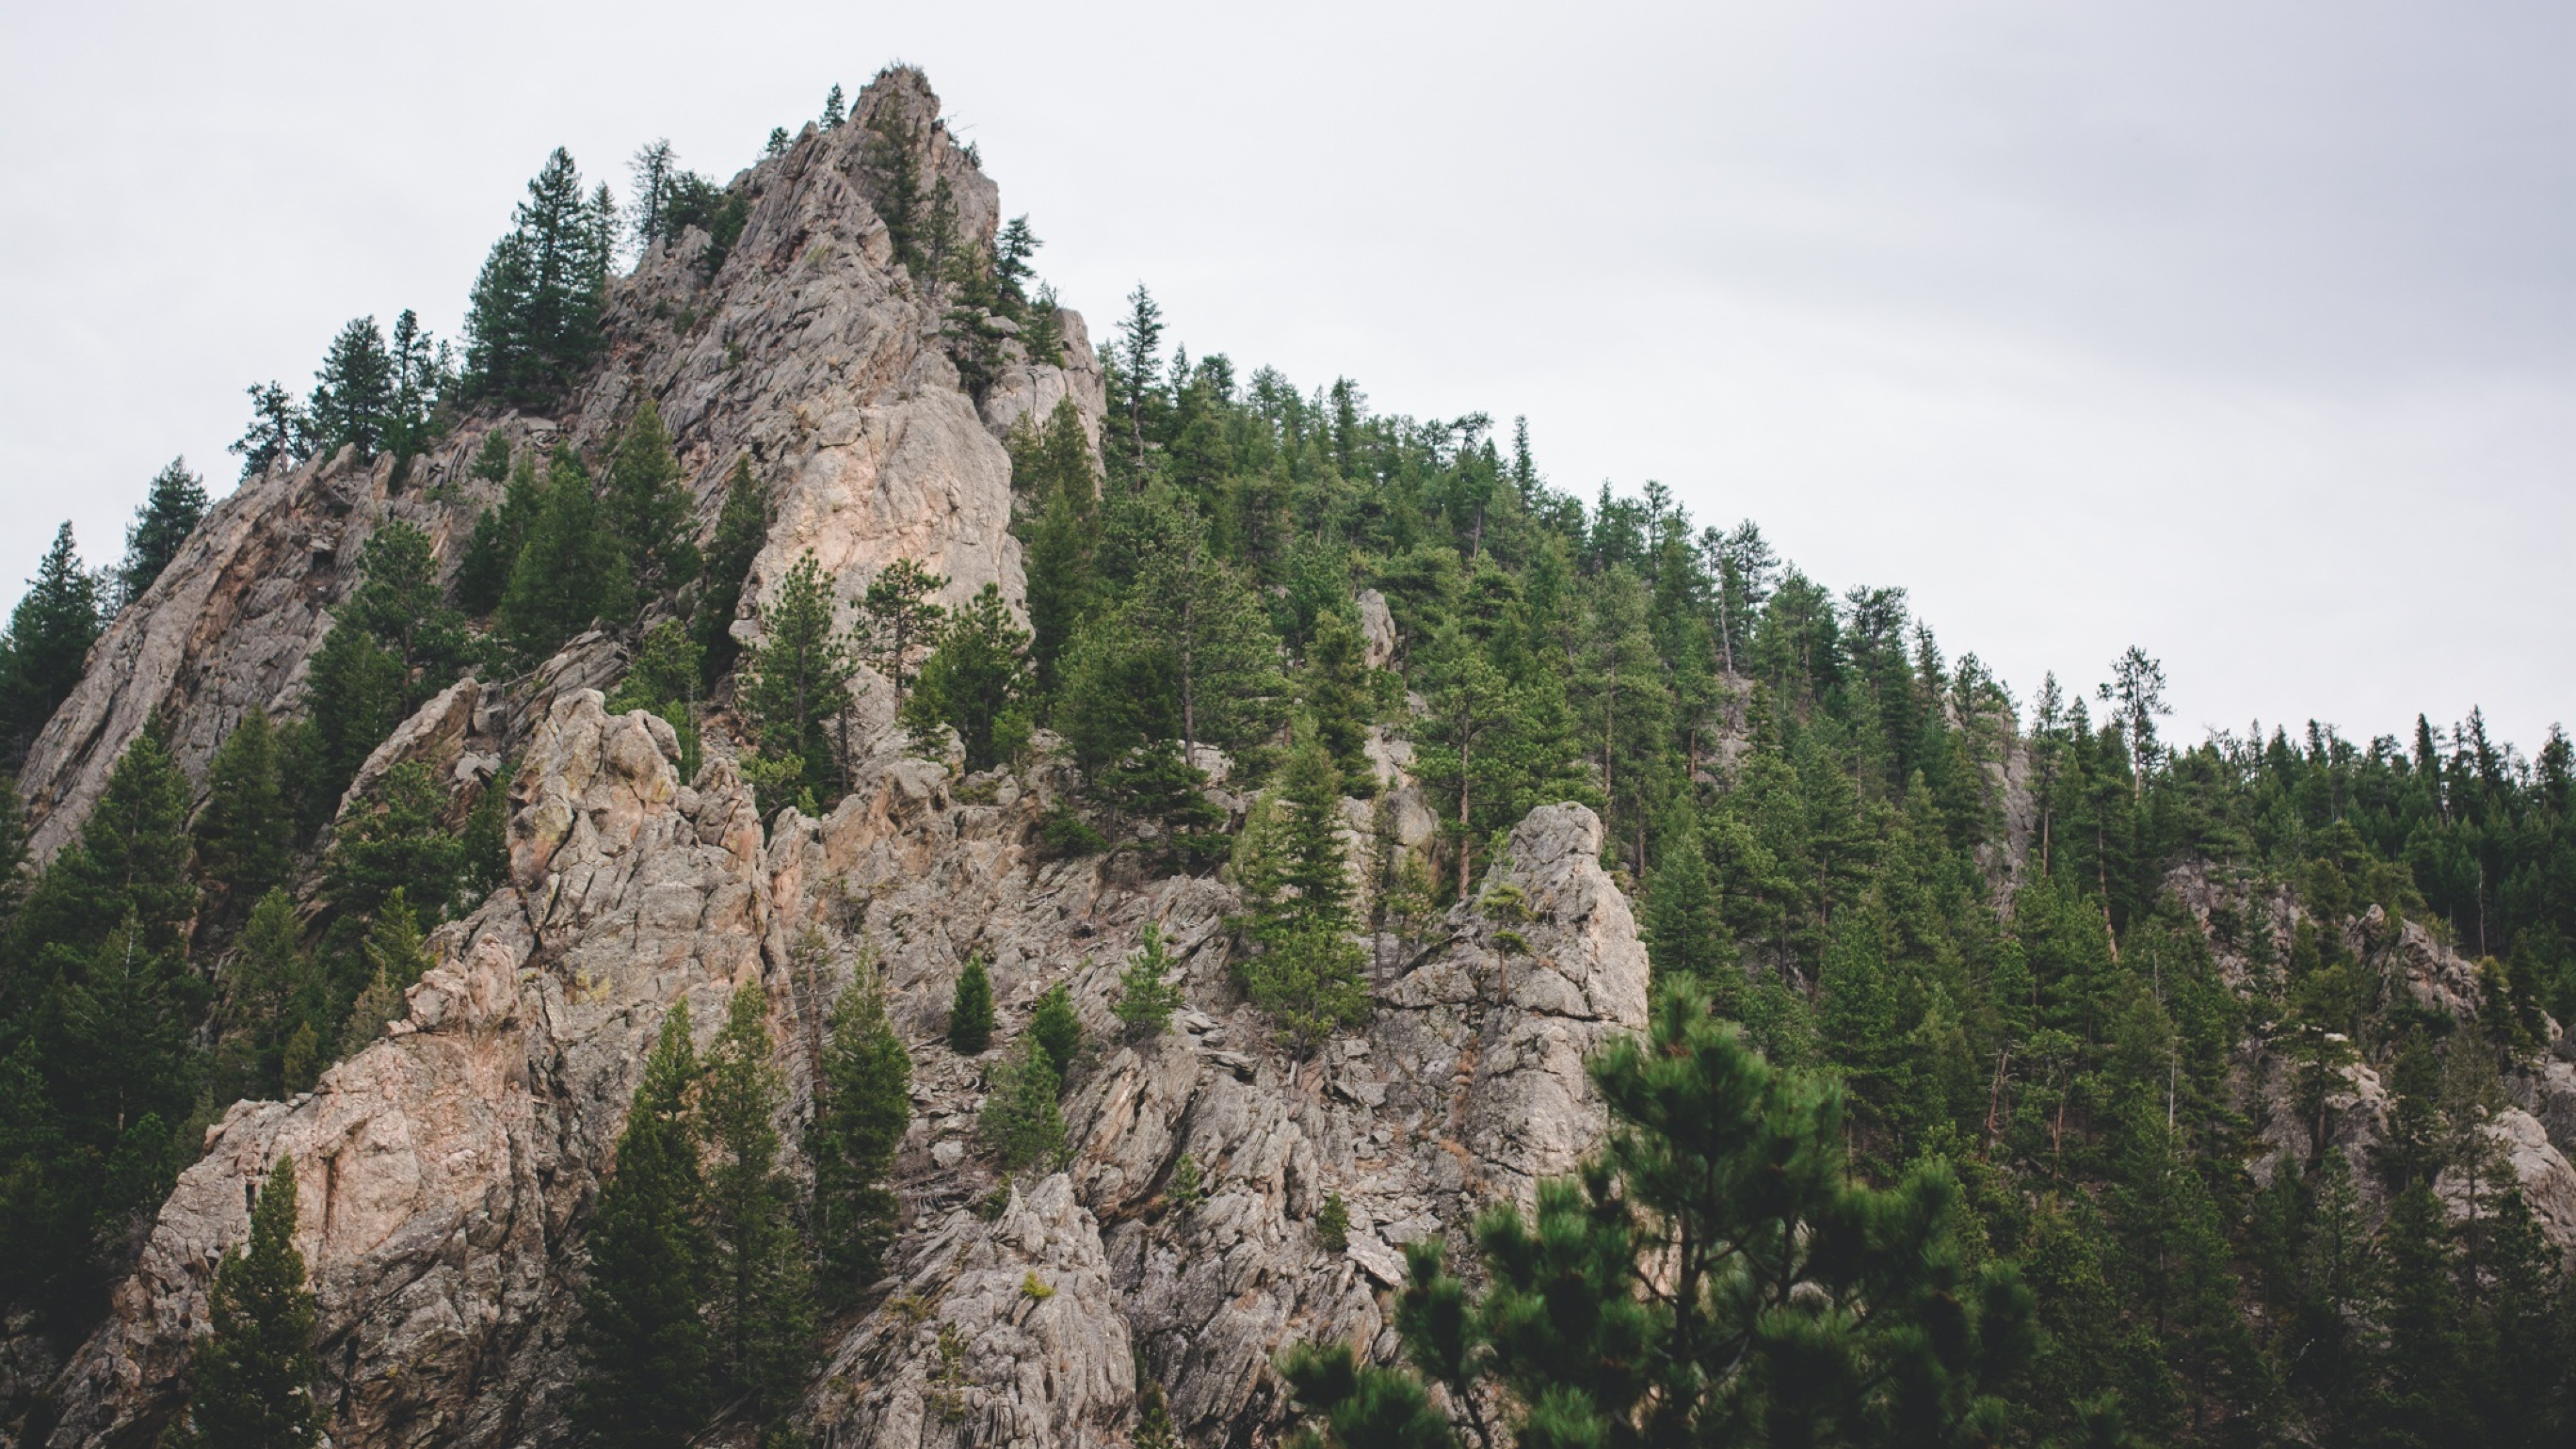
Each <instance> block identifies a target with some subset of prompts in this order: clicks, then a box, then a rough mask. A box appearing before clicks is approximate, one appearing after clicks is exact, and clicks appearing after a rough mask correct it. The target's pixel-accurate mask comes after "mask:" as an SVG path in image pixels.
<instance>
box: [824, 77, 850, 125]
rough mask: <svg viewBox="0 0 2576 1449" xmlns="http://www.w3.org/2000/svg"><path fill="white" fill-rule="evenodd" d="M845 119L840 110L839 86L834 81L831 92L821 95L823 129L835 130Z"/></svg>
mask: <svg viewBox="0 0 2576 1449" xmlns="http://www.w3.org/2000/svg"><path fill="white" fill-rule="evenodd" d="M844 119H845V117H844V116H843V114H842V111H841V87H840V85H839V84H838V83H837V82H835V83H834V84H833V86H832V91H831V94H829V95H827V96H825V97H823V129H824V130H826V131H837V130H839V129H841V123H842V121H843V120H844Z"/></svg>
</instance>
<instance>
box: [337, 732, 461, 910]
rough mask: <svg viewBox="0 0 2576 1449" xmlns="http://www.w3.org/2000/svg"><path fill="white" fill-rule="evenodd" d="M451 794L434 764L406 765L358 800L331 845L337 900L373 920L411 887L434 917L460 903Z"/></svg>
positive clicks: (458, 843)
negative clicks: (449, 808) (449, 813)
mask: <svg viewBox="0 0 2576 1449" xmlns="http://www.w3.org/2000/svg"><path fill="white" fill-rule="evenodd" d="M447 806H448V799H447V791H446V789H445V787H443V786H441V785H440V784H439V783H438V777H437V776H435V775H432V774H431V773H430V772H429V766H428V765H427V764H425V763H423V762H421V761H419V760H405V761H404V762H402V763H401V764H399V765H396V766H394V767H393V768H392V769H390V770H387V771H385V773H384V775H383V776H382V777H381V778H380V779H378V780H377V781H376V782H375V784H374V786H373V787H371V788H370V789H369V790H368V792H367V794H366V797H365V798H364V799H362V800H358V801H355V802H352V808H351V810H350V813H349V814H348V816H347V817H346V818H344V819H343V820H341V822H340V823H339V825H338V827H337V829H336V830H335V832H334V834H333V836H332V840H331V855H330V859H329V860H328V861H327V862H326V863H325V866H324V872H325V882H326V886H327V888H328V890H329V893H330V896H331V903H332V904H333V905H335V906H337V907H338V908H340V909H341V910H343V911H345V912H348V913H350V914H352V915H358V916H373V915H374V914H375V913H376V912H377V911H378V910H380V909H381V908H383V907H384V906H385V905H386V904H387V903H388V902H389V901H391V900H392V898H393V897H394V896H395V895H396V894H398V893H402V892H404V891H406V890H408V891H409V892H411V895H410V897H409V898H410V899H411V900H412V901H413V902H414V903H415V904H416V905H417V906H418V908H419V909H421V910H423V911H426V912H428V913H429V915H430V917H431V918H432V919H433V920H434V919H436V918H437V917H438V916H439V915H440V914H441V913H442V912H444V911H446V909H447V908H448V907H449V906H450V905H451V904H453V903H454V902H455V900H456V898H457V896H458V893H459V890H460V887H461V885H462V883H463V878H464V870H465V850H464V842H463V841H462V840H460V839H459V838H458V837H457V834H456V832H455V831H454V830H452V829H450V828H449V827H448V824H447Z"/></svg>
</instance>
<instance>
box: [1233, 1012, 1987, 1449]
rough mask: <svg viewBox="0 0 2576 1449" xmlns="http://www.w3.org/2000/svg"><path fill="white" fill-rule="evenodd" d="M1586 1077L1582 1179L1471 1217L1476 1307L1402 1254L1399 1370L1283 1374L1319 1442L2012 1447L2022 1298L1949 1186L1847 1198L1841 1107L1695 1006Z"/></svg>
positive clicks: (1313, 1363)
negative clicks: (1434, 1390)
mask: <svg viewBox="0 0 2576 1449" xmlns="http://www.w3.org/2000/svg"><path fill="white" fill-rule="evenodd" d="M1592 1076H1593V1080H1594V1082H1595V1083H1596V1084H1598V1086H1599V1087H1600V1089H1601V1092H1602V1095H1603V1097H1604V1098H1605V1099H1606V1100H1607V1102H1608V1104H1609V1107H1610V1112H1611V1117H1612V1120H1613V1123H1614V1128H1613V1132H1612V1135H1611V1137H1610V1140H1609V1142H1608V1144H1607V1145H1606V1146H1605V1148H1604V1149H1603V1151H1602V1153H1601V1154H1600V1155H1599V1156H1598V1157H1597V1158H1595V1159H1594V1160H1593V1161H1592V1162H1591V1163H1590V1164H1588V1165H1587V1166H1586V1167H1585V1168H1584V1170H1583V1172H1582V1173H1581V1175H1580V1176H1578V1177H1574V1178H1561V1179H1556V1180H1553V1181H1549V1182H1546V1183H1542V1184H1541V1185H1540V1188H1539V1193H1538V1212H1537V1216H1536V1218H1535V1220H1528V1219H1524V1218H1523V1217H1522V1216H1521V1214H1520V1212H1519V1211H1518V1210H1517V1209H1515V1208H1513V1207H1511V1206H1508V1205H1506V1206H1503V1207H1499V1208H1496V1209H1493V1210H1491V1211H1489V1212H1488V1213H1486V1214H1485V1215H1484V1216H1483V1217H1482V1218H1481V1219H1479V1220H1478V1222H1477V1225H1476V1236H1477V1243H1478V1246H1479V1248H1480V1250H1481V1253H1482V1256H1483V1259H1484V1263H1485V1269H1486V1272H1487V1274H1488V1275H1489V1279H1490V1282H1489V1286H1488V1287H1487V1288H1486V1289H1485V1290H1484V1292H1483V1293H1482V1294H1480V1295H1470V1294H1469V1292H1468V1291H1467V1288H1466V1286H1465V1285H1464V1284H1463V1283H1461V1282H1460V1281H1459V1280H1458V1279H1457V1278H1456V1277H1454V1276H1452V1275H1450V1274H1449V1273H1448V1272H1447V1271H1446V1269H1444V1268H1443V1266H1442V1264H1441V1253H1440V1248H1439V1244H1438V1243H1437V1241H1436V1240H1425V1241H1421V1242H1417V1243H1414V1244H1412V1245H1410V1246H1409V1247H1408V1248H1407V1250H1406V1257H1407V1259H1408V1263H1409V1266H1410V1269H1411V1275H1412V1281H1411V1283H1410V1284H1409V1285H1408V1287H1407V1288H1406V1289H1405V1292H1404V1295H1403V1298H1402V1301H1401V1303H1400V1304H1399V1305H1398V1308H1397V1311H1396V1327H1397V1332H1398V1335H1399V1337H1400V1339H1401V1341H1402V1343H1403V1346H1404V1353H1405V1359H1406V1361H1407V1364H1408V1365H1409V1367H1408V1368H1405V1369H1383V1368H1376V1367H1370V1366H1365V1365H1363V1364H1361V1363H1360V1362H1359V1361H1358V1360H1357V1359H1355V1358H1354V1357H1353V1355H1352V1353H1351V1350H1350V1349H1349V1348H1348V1347H1346V1346H1342V1345H1316V1344H1308V1345H1306V1346H1303V1347H1301V1348H1299V1349H1297V1350H1295V1351H1293V1352H1292V1353H1290V1354H1289V1355H1288V1357H1287V1358H1286V1359H1285V1360H1283V1362H1282V1365H1281V1367H1282V1372H1283V1373H1285V1374H1286V1376H1287V1378H1288V1380H1289V1382H1290V1384H1291V1385H1293V1386H1294V1388H1295V1390H1296V1393H1297V1397H1298V1403H1299V1406H1300V1407H1301V1409H1303V1410H1304V1411H1305V1412H1307V1413H1308V1414H1310V1415H1312V1416H1313V1417H1314V1419H1315V1420H1316V1421H1317V1422H1318V1424H1319V1425H1320V1426H1321V1427H1322V1428H1323V1429H1324V1431H1325V1432H1326V1434H1327V1436H1328V1438H1329V1440H1330V1441H1331V1442H1333V1443H1337V1444H1342V1445H1351V1446H1359V1445H1374V1444H1395V1443H1403V1444H1411V1445H1423V1446H1430V1445H1442V1444H1454V1443H1456V1442H1458V1434H1457V1430H1458V1429H1459V1428H1465V1429H1468V1430H1469V1431H1471V1432H1472V1433H1473V1434H1474V1436H1475V1437H1476V1439H1477V1441H1478V1442H1480V1443H1482V1442H1488V1441H1489V1439H1490V1437H1491V1436H1492V1435H1493V1434H1494V1432H1495V1428H1496V1427H1497V1426H1491V1425H1488V1424H1487V1422H1486V1421H1485V1419H1484V1417H1483V1415H1484V1409H1483V1407H1482V1405H1484V1404H1485V1403H1488V1402H1491V1403H1494V1404H1496V1405H1497V1406H1498V1407H1499V1408H1500V1409H1501V1412H1502V1415H1503V1420H1504V1422H1503V1424H1502V1425H1501V1426H1499V1427H1500V1428H1501V1429H1503V1430H1505V1431H1507V1432H1508V1433H1509V1435H1510V1437H1511V1440H1512V1441H1513V1442H1516V1443H1520V1444H1660V1443H1721V1444H1839V1445H1891V1446H1892V1445H1899V1444H1905V1445H1913V1444H1923V1445H1941V1444H1971V1443H1985V1442H1992V1441H1993V1440H1995V1439H1996V1438H1997V1437H1999V1436H2000V1435H2001V1434H2002V1433H2003V1431H2004V1429H2005V1426H2006V1423H2007V1407H2006V1402H2005V1400H2004V1399H2003V1398H2002V1397H2001V1393H2002V1391H2003V1390H2004V1389H2005V1388H2006V1387H2008V1386H2009V1385H2010V1384H2011V1382H2012V1381H2013V1377H2014V1375H2015V1374H2016V1373H2017V1372H2018V1371H2019V1369H2020V1367H2021V1366H2022V1364H2023V1363H2024V1361H2025V1360H2026V1359H2027V1357H2028V1355H2029V1353H2030V1350H2031V1347H2032V1341H2033V1327H2032V1320H2031V1300H2030V1294H2029V1291H2028V1290H2027V1289H2025V1288H2024V1287H2023V1286H2022V1283H2021V1280H2020V1277H2019V1275H2018V1274H2017V1273H2016V1272H2015V1271H2014V1270H2013V1269H2011V1268H2010V1267H2008V1266H2005V1265H2001V1264H1996V1263H1986V1264H1983V1265H1979V1264H1977V1263H1976V1262H1974V1260H1973V1259H1972V1258H1971V1257H1970V1255H1969V1254H1968V1253H1967V1252H1966V1251H1965V1249H1964V1247H1963V1245H1962V1244H1961V1243H1960V1241H1959V1240H1958V1237H1957V1233H1956V1229H1955V1226H1954V1224H1955V1221H1956V1219H1955V1215H1954V1213H1953V1204H1954V1203H1956V1201H1957V1199H1958V1192H1959V1189H1958V1186H1957V1183H1956V1181H1955V1179H1954V1178H1953V1177H1952V1175H1951V1173H1950V1170H1949V1169H1948V1168H1947V1167H1946V1166H1941V1165H1932V1166H1925V1167H1919V1168H1917V1169H1915V1170H1914V1171H1912V1172H1910V1173H1908V1174H1907V1175H1906V1176H1905V1177H1904V1178H1903V1179H1902V1180H1901V1181H1900V1182H1898V1183H1897V1184H1896V1185H1895V1186H1893V1187H1888V1188H1873V1187H1869V1186H1867V1185H1865V1184H1862V1183H1860V1182H1857V1181H1854V1180H1853V1178H1852V1175H1851V1171H1850V1167H1849V1164H1848V1163H1847V1161H1846V1160H1845V1152H1844V1146H1843V1137H1842V1105H1843V1099H1842V1093H1841V1091H1840V1089H1839V1088H1837V1087H1835V1086H1833V1085H1831V1084H1829V1083H1827V1082H1825V1081H1822V1080H1819V1079H1816V1078H1811V1077H1808V1076H1805V1075H1803V1074H1800V1073H1796V1072H1790V1071H1784V1070H1780V1069H1775V1068H1773V1067H1772V1066H1771V1065H1769V1064H1768V1063H1767V1062H1765V1061H1764V1060H1763V1059H1762V1058H1761V1056H1760V1055H1759V1054H1757V1053H1756V1052H1754V1051H1753V1050H1752V1049H1750V1048H1749V1047H1747V1046H1745V1045H1744V1044H1743V1042H1742V1040H1741V1038H1740V1037H1739V1036H1738V1035H1737V1033H1736V1031H1735V1029H1734V1027H1732V1026H1731V1025H1729V1024H1727V1023H1724V1022H1720V1021H1717V1020H1715V1019H1714V1018H1712V1017H1710V1016H1709V1014H1708V1009H1707V1000H1706V998H1705V997H1704V996H1702V995H1700V994H1698V993H1697V992H1694V991H1689V990H1679V991H1672V992H1667V993H1666V994H1665V995H1664V996H1663V997H1662V998H1661V999H1660V1000H1659V1001H1658V1003H1657V1005H1656V1009H1655V1014H1654V1019H1653V1026H1652V1040H1651V1042H1650V1043H1645V1042H1638V1041H1635V1040H1621V1041H1618V1042H1614V1043H1613V1044H1612V1045H1611V1046H1610V1047H1609V1048H1608V1049H1606V1050H1605V1051H1604V1052H1603V1053H1602V1054H1601V1055H1600V1056H1599V1057H1597V1058H1596V1059H1595V1060H1594V1062H1593V1063H1592ZM1433 1383H1437V1384H1439V1385H1441V1386H1442V1387H1443V1388H1444V1389H1445V1390H1446V1399H1447V1403H1448V1404H1449V1405H1451V1406H1454V1407H1453V1409H1452V1410H1450V1411H1448V1412H1444V1411H1443V1410H1441V1409H1440V1408H1439V1407H1437V1406H1436V1405H1435V1402H1434V1400H1433V1399H1432V1398H1431V1396H1430V1394H1429V1392H1428V1385H1430V1384H1433ZM1488 1394H1491V1395H1494V1396H1495V1397H1493V1398H1490V1399H1489V1398H1487V1397H1486V1395H1488ZM1452 1413H1454V1414H1455V1415H1456V1416H1457V1420H1458V1421H1457V1422H1455V1423H1453V1422H1452V1420H1451V1414H1452Z"/></svg>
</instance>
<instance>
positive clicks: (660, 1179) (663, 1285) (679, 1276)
mask: <svg viewBox="0 0 2576 1449" xmlns="http://www.w3.org/2000/svg"><path fill="white" fill-rule="evenodd" d="M698 1077H699V1071H698V1062H697V1054H696V1052H695V1051H694V1050H693V1049H692V1048H691V1046H690V1042H689V1006H688V1002H687V1001H686V1000H685V999H684V1000H682V1001H679V1002H677V1003H675V1004H674V1005H673V1006H672V1008H671V1012H670V1014H669V1015H668V1016H666V1017H664V1018H663V1019H662V1034H661V1038H660V1040H659V1041H658V1042H657V1043H656V1044H655V1045H654V1048H653V1053H652V1055H651V1056H650V1057H648V1058H647V1059H646V1060H645V1063H644V1079H643V1081H642V1083H641V1084H639V1085H638V1086H637V1087H636V1089H635V1102H634V1106H633V1108H632V1109H631V1110H630V1111H629V1113H628V1114H627V1118H626V1129H625V1131H624V1132H622V1133H621V1134H619V1136H618V1139H617V1166H616V1170H615V1172H614V1173H613V1174H612V1175H611V1176H610V1177H609V1179H608V1182H607V1184H606V1185H605V1186H604V1187H602V1188H601V1189H600V1193H599V1206H598V1207H597V1209H596V1210H594V1211H593V1213H592V1214H591V1220H590V1235H589V1236H590V1243H589V1247H590V1274H589V1282H588V1284H587V1285H586V1286H585V1288H584V1290H583V1292H582V1316H581V1319H580V1321H579V1324H578V1326H577V1329H576V1346H577V1347H578V1348H579V1350H580V1355H581V1368H582V1374H581V1381H580V1383H579V1384H578V1386H577V1388H576V1397H575V1400H574V1408H573V1420H574V1423H575V1425H576V1426H577V1427H578V1428H579V1429H580V1430H581V1431H582V1432H583V1433H584V1434H586V1435H587V1436H589V1437H590V1439H591V1440H592V1441H593V1442H595V1443H598V1444H601V1445H604V1446H609V1449H680V1446H683V1445H686V1444H688V1443H690V1442H691V1441H692V1440H694V1439H695V1438H696V1436H697V1433H698V1431H699V1429H700V1428H702V1427H703V1426H704V1425H705V1424H706V1422H707V1417H708V1414H709V1412H710V1410H711V1408H712V1407H713V1403H714V1400H713V1396H712V1388H711V1384H710V1380H709V1357H710V1345H709V1343H708V1335H707V1327H706V1324H705V1322H704V1321H703V1319H702V1318H701V1312H702V1309H703V1307H704V1305H705V1303H706V1301H707V1296H708V1278H709V1273H710V1269H711V1266H712V1250H711V1248H710V1246H709V1244H708V1242H707V1237H706V1232H705V1229H704V1228H703V1227H702V1226H701V1220H702V1214H703V1212H704V1210H705V1196H706V1189H705V1182H704V1178H703V1176H702V1174H701V1172H700V1170H699V1164H698V1128H697V1121H696V1113H695V1098H696V1093H697V1088H698Z"/></svg>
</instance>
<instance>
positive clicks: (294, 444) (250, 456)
mask: <svg viewBox="0 0 2576 1449" xmlns="http://www.w3.org/2000/svg"><path fill="white" fill-rule="evenodd" d="M248 391H249V393H250V410H251V417H250V426H249V427H248V428H245V429H243V430H242V435H241V437H240V438H238V439H236V440H235V441H234V442H232V443H230V444H228V445H227V447H226V451H228V452H233V453H238V454H240V455H241V460H242V471H241V475H242V481H244V482H248V481H249V480H251V479H253V478H256V477H258V476H259V475H260V474H262V473H265V472H267V471H268V469H269V465H271V464H273V463H276V462H279V461H281V460H283V461H286V462H293V461H294V460H295V459H297V458H301V457H303V456H304V455H305V454H307V453H309V452H311V451H312V448H313V430H312V422H311V420H310V419H308V418H306V417H305V415H304V409H303V408H302V407H300V406H298V405H297V403H296V401H295V395H294V394H292V393H290V392H288V391H287V390H286V389H285V388H283V387H281V386H279V385H278V384H276V383H274V382H255V383H252V384H251V385H250V387H249V389H248Z"/></svg>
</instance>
